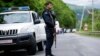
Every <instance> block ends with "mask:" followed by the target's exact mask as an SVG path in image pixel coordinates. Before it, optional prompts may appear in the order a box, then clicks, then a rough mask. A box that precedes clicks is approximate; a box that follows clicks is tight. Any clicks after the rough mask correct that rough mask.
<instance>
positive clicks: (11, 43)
mask: <svg viewBox="0 0 100 56" xmlns="http://www.w3.org/2000/svg"><path fill="white" fill-rule="evenodd" d="M45 38H46V34H45V24H44V23H43V24H42V26H41V23H40V21H39V18H38V14H37V13H36V12H34V11H11V12H3V13H0V50H5V51H8V50H12V49H20V48H21V49H26V50H27V52H28V54H35V53H36V49H37V48H36V45H37V46H38V50H39V51H42V50H43V45H42V42H43V41H44V40H45Z"/></svg>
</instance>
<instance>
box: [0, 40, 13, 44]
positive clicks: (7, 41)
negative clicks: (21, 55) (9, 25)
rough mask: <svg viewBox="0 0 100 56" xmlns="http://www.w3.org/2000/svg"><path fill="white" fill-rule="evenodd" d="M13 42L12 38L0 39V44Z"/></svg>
mask: <svg viewBox="0 0 100 56" xmlns="http://www.w3.org/2000/svg"><path fill="white" fill-rule="evenodd" d="M6 43H13V41H12V40H0V44H6Z"/></svg>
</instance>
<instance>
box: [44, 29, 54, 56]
mask: <svg viewBox="0 0 100 56" xmlns="http://www.w3.org/2000/svg"><path fill="white" fill-rule="evenodd" d="M53 33H54V30H53V29H48V28H46V49H45V52H46V55H50V54H52V53H51V52H52V51H51V48H52V45H53V42H54V36H53Z"/></svg>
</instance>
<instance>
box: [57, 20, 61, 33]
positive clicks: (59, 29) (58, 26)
mask: <svg viewBox="0 0 100 56" xmlns="http://www.w3.org/2000/svg"><path fill="white" fill-rule="evenodd" d="M60 32H61V28H60V25H59V21H56V33H57V34H59V33H60Z"/></svg>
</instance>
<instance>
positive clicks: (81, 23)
mask: <svg viewBox="0 0 100 56" xmlns="http://www.w3.org/2000/svg"><path fill="white" fill-rule="evenodd" d="M84 13H85V6H84V7H83V10H82V16H81V22H80V30H81V28H82V25H83V18H84Z"/></svg>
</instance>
